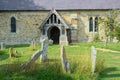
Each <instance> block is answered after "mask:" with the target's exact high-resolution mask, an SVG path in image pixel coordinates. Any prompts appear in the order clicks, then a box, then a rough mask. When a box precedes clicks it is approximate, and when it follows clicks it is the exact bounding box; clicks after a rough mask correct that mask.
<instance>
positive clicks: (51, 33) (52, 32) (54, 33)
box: [48, 27, 60, 44]
mask: <svg viewBox="0 0 120 80" xmlns="http://www.w3.org/2000/svg"><path fill="white" fill-rule="evenodd" d="M59 37H60V30H59V29H58V28H57V27H51V28H50V29H49V30H48V38H49V39H52V40H53V44H59Z"/></svg>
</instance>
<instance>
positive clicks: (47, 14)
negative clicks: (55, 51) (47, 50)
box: [0, 0, 120, 45]
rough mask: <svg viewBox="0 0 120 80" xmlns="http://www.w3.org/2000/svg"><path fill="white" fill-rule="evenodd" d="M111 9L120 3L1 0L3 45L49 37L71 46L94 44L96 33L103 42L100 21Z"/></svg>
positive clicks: (107, 0) (106, 0) (113, 0)
mask: <svg viewBox="0 0 120 80" xmlns="http://www.w3.org/2000/svg"><path fill="white" fill-rule="evenodd" d="M112 9H120V0H0V42H5V43H6V44H8V45H13V44H29V43H31V41H32V40H35V41H36V42H40V40H41V39H43V38H45V37H47V38H48V39H49V40H52V41H53V44H69V43H79V42H91V41H93V39H94V37H95V35H96V34H98V36H99V39H100V40H101V41H104V40H105V30H104V26H98V21H99V17H101V16H106V15H107V14H109V11H110V10H112ZM106 13H107V14H106Z"/></svg>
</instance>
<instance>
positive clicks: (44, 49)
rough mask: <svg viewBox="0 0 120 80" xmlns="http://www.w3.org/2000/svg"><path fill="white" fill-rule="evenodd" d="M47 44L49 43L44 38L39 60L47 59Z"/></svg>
mask: <svg viewBox="0 0 120 80" xmlns="http://www.w3.org/2000/svg"><path fill="white" fill-rule="evenodd" d="M43 40H44V39H43ZM48 44H49V41H48V39H45V40H44V41H43V42H42V44H41V50H42V51H43V53H42V54H41V55H40V61H41V62H42V61H44V60H46V59H47V53H48Z"/></svg>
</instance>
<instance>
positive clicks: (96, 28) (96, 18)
mask: <svg viewBox="0 0 120 80" xmlns="http://www.w3.org/2000/svg"><path fill="white" fill-rule="evenodd" d="M97 31H98V17H95V32H97Z"/></svg>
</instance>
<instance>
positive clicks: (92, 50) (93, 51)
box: [91, 46, 97, 74]
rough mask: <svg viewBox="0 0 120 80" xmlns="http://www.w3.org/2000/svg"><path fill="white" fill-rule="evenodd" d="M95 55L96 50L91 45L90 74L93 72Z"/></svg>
mask: <svg viewBox="0 0 120 80" xmlns="http://www.w3.org/2000/svg"><path fill="white" fill-rule="evenodd" d="M96 55H97V51H96V49H95V47H94V46H92V47H91V60H92V68H91V71H92V74H94V72H95V66H96V65H95V63H96Z"/></svg>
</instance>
